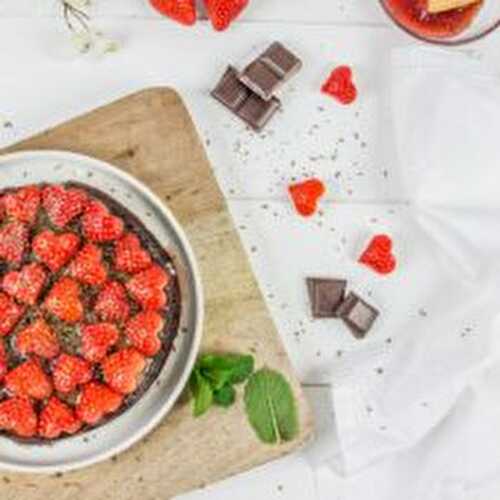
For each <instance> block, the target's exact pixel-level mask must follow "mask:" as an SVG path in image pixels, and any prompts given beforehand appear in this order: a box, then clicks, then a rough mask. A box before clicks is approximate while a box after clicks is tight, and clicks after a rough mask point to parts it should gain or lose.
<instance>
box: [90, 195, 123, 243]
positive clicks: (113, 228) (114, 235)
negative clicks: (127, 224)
mask: <svg viewBox="0 0 500 500" xmlns="http://www.w3.org/2000/svg"><path fill="white" fill-rule="evenodd" d="M82 227H83V232H84V234H85V237H86V238H88V239H89V240H90V241H94V242H104V241H113V240H117V239H118V238H119V237H120V236H121V235H122V234H123V221H122V220H121V219H120V218H119V217H115V216H114V215H111V214H110V213H109V210H108V209H107V208H106V207H105V206H104V205H103V204H102V203H100V202H99V201H92V202H90V203H89V204H88V205H87V209H86V210H85V213H84V214H83V217H82Z"/></svg>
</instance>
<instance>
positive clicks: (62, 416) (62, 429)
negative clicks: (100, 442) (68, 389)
mask: <svg viewBox="0 0 500 500" xmlns="http://www.w3.org/2000/svg"><path fill="white" fill-rule="evenodd" d="M81 426H82V422H81V420H80V419H79V418H78V417H77V416H76V415H75V413H74V411H73V410H72V409H71V408H70V407H69V406H68V405H66V404H65V403H63V402H62V401H61V400H60V399H58V398H56V397H55V396H52V397H51V398H50V399H49V402H48V403H47V404H46V405H45V407H44V408H43V410H42V411H41V413H40V419H39V421H38V434H39V435H40V436H41V437H44V438H47V439H54V438H57V437H59V436H60V435H61V434H74V433H75V432H77V431H78V430H79V429H80V427H81Z"/></svg>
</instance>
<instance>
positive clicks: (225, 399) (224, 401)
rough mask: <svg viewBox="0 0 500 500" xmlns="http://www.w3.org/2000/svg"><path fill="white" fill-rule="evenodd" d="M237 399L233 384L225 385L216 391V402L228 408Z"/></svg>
mask: <svg viewBox="0 0 500 500" xmlns="http://www.w3.org/2000/svg"><path fill="white" fill-rule="evenodd" d="M235 399H236V390H235V389H234V387H233V386H232V385H225V386H224V387H222V388H221V389H219V390H218V391H215V392H214V403H215V404H216V405H218V406H222V407H224V408H227V407H229V406H231V405H232V404H233V403H234V401H235Z"/></svg>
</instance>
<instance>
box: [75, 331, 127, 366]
mask: <svg viewBox="0 0 500 500" xmlns="http://www.w3.org/2000/svg"><path fill="white" fill-rule="evenodd" d="M81 335H82V350H81V352H82V356H83V357H84V358H85V359H87V360H88V361H91V362H96V361H100V360H101V359H102V358H104V356H106V354H107V353H108V349H109V348H110V347H112V346H113V345H115V344H116V343H117V342H118V338H119V336H120V334H119V332H118V329H117V328H116V326H115V325H113V324H111V323H96V324H95V325H86V326H84V327H83V328H82V329H81Z"/></svg>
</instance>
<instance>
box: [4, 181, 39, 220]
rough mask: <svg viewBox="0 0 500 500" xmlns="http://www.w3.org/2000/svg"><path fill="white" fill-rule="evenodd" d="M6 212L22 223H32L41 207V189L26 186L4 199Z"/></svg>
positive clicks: (8, 194)
mask: <svg viewBox="0 0 500 500" xmlns="http://www.w3.org/2000/svg"><path fill="white" fill-rule="evenodd" d="M3 205H4V208H5V212H6V213H7V215H8V216H9V217H13V218H14V219H17V220H18V221H21V222H27V223H31V222H33V221H34V220H35V218H36V214H37V212H38V207H39V206H40V189H38V187H37V186H26V187H23V188H21V189H18V190H17V191H15V192H11V193H7V194H6V195H5V196H4V197H3Z"/></svg>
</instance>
